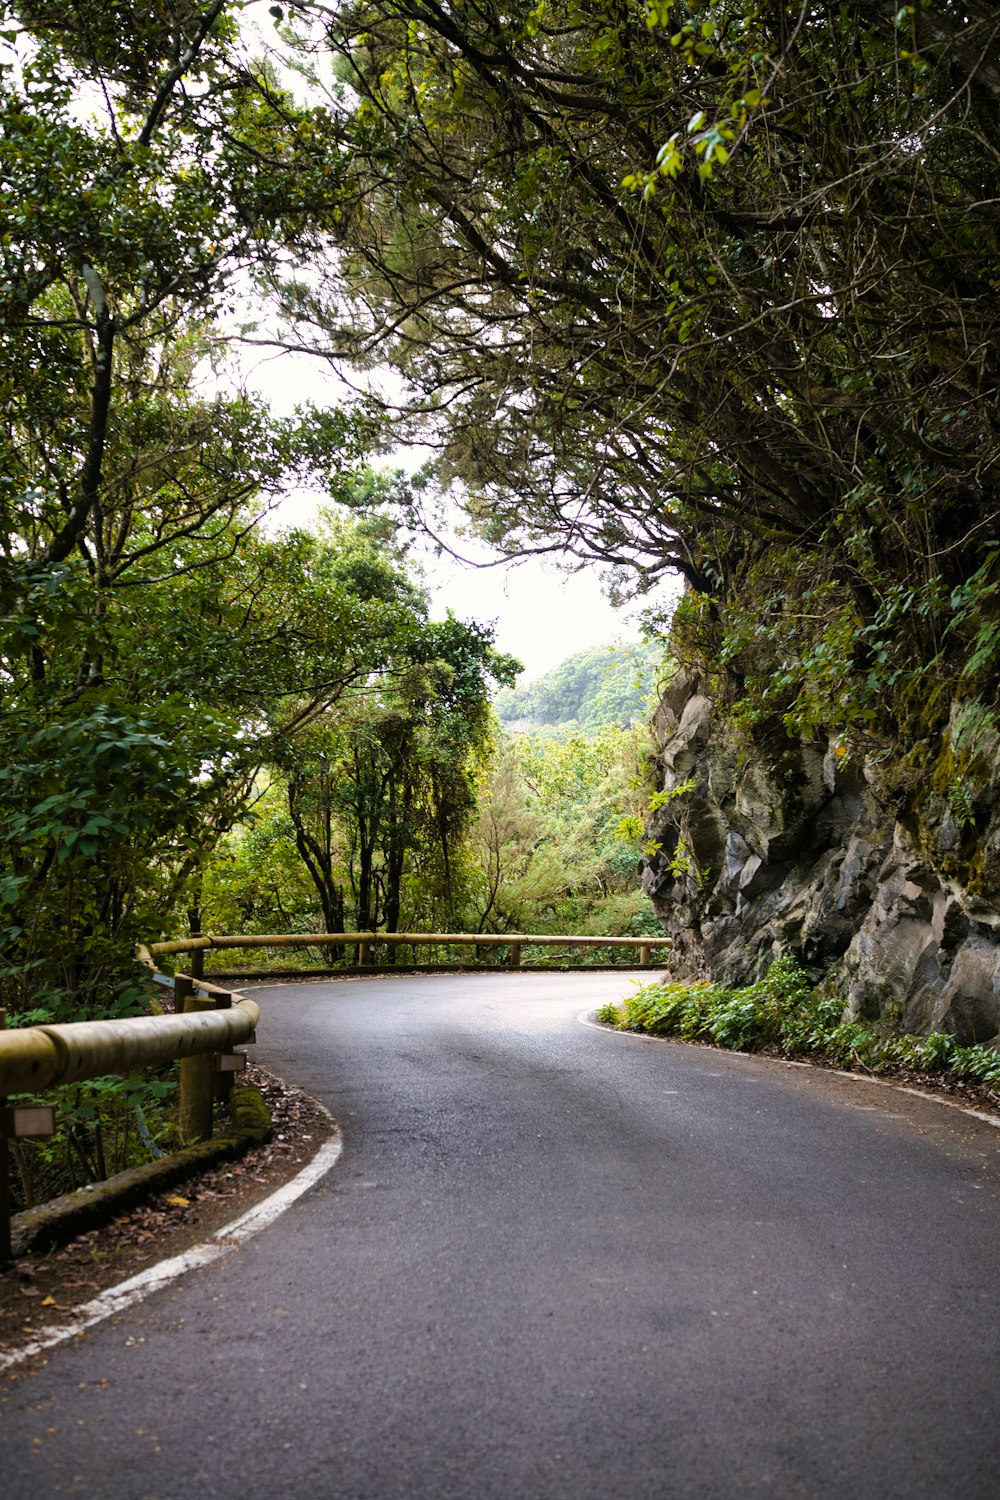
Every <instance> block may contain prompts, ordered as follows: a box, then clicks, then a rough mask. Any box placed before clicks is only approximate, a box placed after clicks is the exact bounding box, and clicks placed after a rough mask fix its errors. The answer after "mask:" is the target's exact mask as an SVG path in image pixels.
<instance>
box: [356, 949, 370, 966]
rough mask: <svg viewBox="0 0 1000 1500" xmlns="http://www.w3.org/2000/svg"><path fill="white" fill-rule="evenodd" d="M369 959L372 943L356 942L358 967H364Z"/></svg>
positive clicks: (368, 962)
mask: <svg viewBox="0 0 1000 1500" xmlns="http://www.w3.org/2000/svg"><path fill="white" fill-rule="evenodd" d="M371 961H372V945H371V943H359V944H358V967H359V968H364V966H365V965H366V964H370V963H371Z"/></svg>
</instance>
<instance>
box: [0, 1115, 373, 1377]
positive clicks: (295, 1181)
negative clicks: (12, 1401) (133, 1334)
mask: <svg viewBox="0 0 1000 1500" xmlns="http://www.w3.org/2000/svg"><path fill="white" fill-rule="evenodd" d="M320 1107H321V1108H322V1106H320ZM323 1113H324V1114H326V1115H328V1116H329V1119H330V1124H331V1126H332V1127H333V1134H332V1136H331V1137H330V1139H329V1140H328V1141H324V1143H323V1145H322V1146H320V1148H319V1150H318V1151H317V1152H316V1154H315V1156H314V1157H313V1158H312V1159H311V1160H310V1161H309V1162H307V1163H306V1165H305V1166H304V1167H303V1168H302V1169H301V1171H299V1172H297V1173H296V1175H295V1176H294V1177H292V1178H291V1179H290V1180H289V1181H288V1182H286V1183H284V1184H283V1185H282V1186H281V1187H280V1188H278V1189H277V1190H276V1191H275V1192H273V1193H271V1194H270V1195H269V1196H268V1197H267V1198H264V1199H262V1200H261V1202H260V1203H255V1204H254V1205H253V1207H252V1208H249V1209H247V1210H246V1211H245V1212H244V1213H242V1214H240V1215H239V1217H238V1218H236V1219H233V1220H231V1221H230V1222H229V1223H228V1224H224V1225H223V1226H222V1228H221V1229H217V1230H216V1231H215V1232H214V1234H212V1235H211V1236H210V1237H209V1238H208V1239H207V1240H204V1241H203V1242H202V1243H201V1244H200V1245H193V1246H192V1247H191V1248H190V1249H189V1250H185V1251H183V1252H182V1254H180V1255H173V1256H170V1257H169V1258H168V1259H167V1260H162V1261H159V1262H158V1263H157V1264H156V1265H155V1266H148V1267H147V1268H146V1269H145V1270H144V1271H140V1272H138V1274H137V1275H135V1276H130V1277H129V1278H128V1279H127V1280H126V1281H122V1282H119V1284H118V1285H117V1286H113V1287H108V1288H107V1290H106V1291H103V1292H101V1293H100V1294H99V1296H97V1297H94V1298H92V1299H91V1301H90V1302H84V1303H82V1304H81V1305H80V1306H79V1307H78V1308H76V1309H75V1310H74V1313H73V1316H72V1318H71V1319H70V1320H69V1321H68V1322H66V1323H64V1324H62V1325H60V1326H59V1327H51V1328H42V1329H40V1330H39V1331H38V1333H37V1334H35V1335H34V1337H33V1338H32V1339H31V1341H30V1342H29V1343H27V1344H22V1345H21V1347H20V1348H19V1349H12V1350H8V1351H6V1352H0V1375H2V1374H6V1373H8V1372H9V1371H10V1370H12V1369H14V1368H15V1366H17V1365H20V1364H23V1363H24V1362H25V1361H26V1360H29V1359H33V1358H34V1357H35V1356H36V1355H39V1354H44V1353H46V1352H47V1351H48V1350H49V1349H54V1348H56V1347H57V1346H58V1345H59V1344H63V1343H65V1342H66V1341H67V1340H68V1339H73V1338H81V1337H82V1336H83V1335H84V1334H85V1333H86V1332H87V1331H88V1329H90V1328H93V1327H94V1326H95V1325H96V1324H98V1323H102V1322H103V1321H104V1320H105V1318H110V1317H113V1316H114V1315H115V1314H116V1313H121V1312H125V1311H126V1310H127V1309H128V1308H130V1307H134V1306H135V1305H136V1304H137V1303H139V1302H143V1301H144V1300H145V1299H146V1298H147V1297H149V1296H151V1295H152V1293H153V1292H156V1291H159V1290H160V1288H161V1287H164V1286H167V1285H169V1283H170V1282H172V1281H176V1280H177V1278H178V1277H179V1276H183V1275H185V1274H186V1273H187V1272H188V1271H195V1270H198V1269H199V1268H200V1267H202V1266H208V1265H211V1264H212V1263H213V1262H214V1261H217V1260H222V1259H223V1258H224V1257H225V1256H227V1255H229V1254H230V1253H231V1252H232V1251H233V1250H236V1249H237V1248H238V1247H239V1246H240V1245H242V1244H245V1243H246V1241H247V1240H249V1239H251V1238H252V1237H253V1236H254V1235H255V1234H259V1233H260V1231H261V1230H262V1229H266V1228H267V1227H268V1225H269V1224H272V1223H273V1222H274V1221H275V1219H277V1218H280V1216H281V1215H282V1214H283V1213H284V1212H285V1210H286V1209H287V1208H290V1207H291V1206H292V1204H293V1203H295V1202H296V1201H297V1199H299V1198H301V1197H302V1195H303V1194H304V1193H306V1192H308V1191H309V1189H310V1188H311V1187H314V1186H315V1185H316V1183H317V1182H319V1181H320V1180H321V1179H322V1178H323V1177H325V1176H326V1174H327V1173H328V1172H329V1171H330V1170H331V1169H332V1168H333V1167H334V1166H335V1165H336V1163H337V1161H338V1160H339V1158H340V1154H341V1152H342V1150H343V1147H344V1140H343V1136H342V1135H341V1132H340V1127H339V1125H338V1124H337V1122H336V1120H335V1119H334V1118H333V1116H332V1115H330V1113H329V1111H328V1110H324V1111H323Z"/></svg>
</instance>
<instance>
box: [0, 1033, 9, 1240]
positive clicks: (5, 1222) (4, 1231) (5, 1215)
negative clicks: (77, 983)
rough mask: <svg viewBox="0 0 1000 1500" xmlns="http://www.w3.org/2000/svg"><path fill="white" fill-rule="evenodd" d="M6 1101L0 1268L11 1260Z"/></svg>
mask: <svg viewBox="0 0 1000 1500" xmlns="http://www.w3.org/2000/svg"><path fill="white" fill-rule="evenodd" d="M6 1024H7V1012H6V1010H2V1009H0V1031H3V1029H4V1027H5V1026H6ZM6 1108H7V1100H6V1099H5V1098H3V1097H2V1096H0V1266H5V1265H6V1264H7V1262H8V1261H9V1260H10V1258H11V1245H10V1176H9V1173H10V1147H9V1146H8V1145H7V1132H6V1131H5V1130H4V1128H3V1124H2V1121H3V1118H4V1110H5V1109H6Z"/></svg>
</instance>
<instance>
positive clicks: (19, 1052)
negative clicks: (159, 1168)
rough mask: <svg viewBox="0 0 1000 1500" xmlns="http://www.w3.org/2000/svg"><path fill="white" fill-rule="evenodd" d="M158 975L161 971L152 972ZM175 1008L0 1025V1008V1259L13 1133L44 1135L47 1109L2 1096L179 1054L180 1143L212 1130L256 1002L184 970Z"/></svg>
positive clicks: (4, 1252)
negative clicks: (219, 1085) (221, 1088)
mask: <svg viewBox="0 0 1000 1500" xmlns="http://www.w3.org/2000/svg"><path fill="white" fill-rule="evenodd" d="M159 977H161V978H162V977H163V976H159ZM172 983H173V988H174V997H175V1005H176V1007H177V1011H178V1012H180V1013H179V1014H174V1015H162V1016H127V1017H122V1018H119V1019H116V1020H109V1021H71V1022H66V1023H63V1024H60V1025H52V1026H24V1027H17V1028H13V1029H11V1030H7V1029H6V1028H5V1026H4V1021H5V1014H4V1012H3V1011H0V1264H2V1263H3V1262H4V1261H7V1260H9V1259H10V1250H11V1243H10V1196H9V1190H8V1183H9V1160H8V1156H9V1152H8V1145H7V1142H8V1140H9V1139H10V1138H11V1137H16V1136H17V1135H49V1134H51V1131H52V1124H51V1117H52V1113H53V1112H52V1110H51V1109H48V1108H46V1107H27V1108H25V1107H18V1106H13V1107H8V1102H7V1097H8V1096H9V1095H17V1094H38V1093H41V1092H43V1091H44V1090H46V1089H50V1088H53V1087H55V1086H56V1085H58V1084H64V1083H79V1082H81V1081H82V1080H83V1079H86V1078H100V1077H103V1076H104V1075H105V1074H108V1073H120V1074H126V1073H130V1072H132V1071H133V1070H134V1069H136V1068H144V1067H151V1066H153V1065H154V1064H156V1063H164V1062H173V1061H175V1060H177V1059H179V1060H180V1095H179V1102H178V1129H179V1133H180V1137H181V1140H182V1141H183V1142H184V1143H185V1144H187V1143H189V1142H191V1141H196V1140H207V1139H208V1138H209V1137H210V1136H211V1134H212V1107H213V1099H214V1095H215V1090H216V1078H217V1076H218V1075H219V1074H222V1075H223V1076H225V1075H227V1074H231V1073H232V1071H233V1070H234V1068H235V1067H237V1066H239V1065H240V1064H239V1059H240V1056H241V1054H238V1053H237V1054H234V1053H233V1050H232V1049H233V1048H234V1047H235V1046H236V1045H237V1044H238V1043H240V1042H249V1041H252V1040H253V1039H254V1031H255V1028H256V1026H257V1022H258V1021H259V1019H260V1007H259V1006H258V1005H257V1003H256V1001H254V1000H250V999H248V998H247V997H246V996H245V995H240V994H238V993H236V992H235V991H231V990H224V989H221V988H220V987H219V986H218V985H214V984H208V983H206V982H205V981H204V980H201V979H198V980H194V979H192V978H191V977H190V976H189V975H186V974H175V975H174V978H173V981H172Z"/></svg>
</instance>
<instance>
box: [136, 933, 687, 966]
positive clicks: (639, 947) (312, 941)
mask: <svg viewBox="0 0 1000 1500" xmlns="http://www.w3.org/2000/svg"><path fill="white" fill-rule="evenodd" d="M377 944H385V945H386V946H391V945H396V946H399V945H403V946H411V947H414V948H419V947H432V946H433V947H438V948H509V949H510V955H509V958H508V963H509V964H510V965H511V967H513V968H516V967H517V966H518V965H519V964H520V962H521V955H522V951H523V949H525V948H625V949H630V950H631V951H632V952H633V953H637V954H638V958H639V963H640V965H642V966H643V967H644V966H645V965H646V964H648V963H649V961H650V957H651V955H652V952H653V950H654V949H660V948H670V947H671V946H672V942H671V939H670V938H668V937H645V936H643V937H594V936H592V935H588V936H586V937H584V936H580V935H578V934H577V935H574V934H569V935H566V934H562V935H560V934H553V933H533V932H532V933H529V932H504V933H497V932H302V933H300V932H271V933H263V934H261V933H243V934H236V933H230V934H228V935H225V936H218V935H215V934H210V935H209V934H206V935H204V936H201V937H191V938H178V939H176V941H173V942H164V943H150V945H149V952H150V953H151V954H154V955H156V956H157V957H167V956H168V955H170V954H177V953H196V954H200V955H204V954H205V953H206V952H207V951H208V950H209V949H219V948H316V947H327V948H334V947H336V948H349V947H355V948H357V950H358V963H359V964H360V965H362V966H368V965H369V964H370V963H371V962H372V949H373V948H374V947H375V946H376V945H377Z"/></svg>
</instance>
